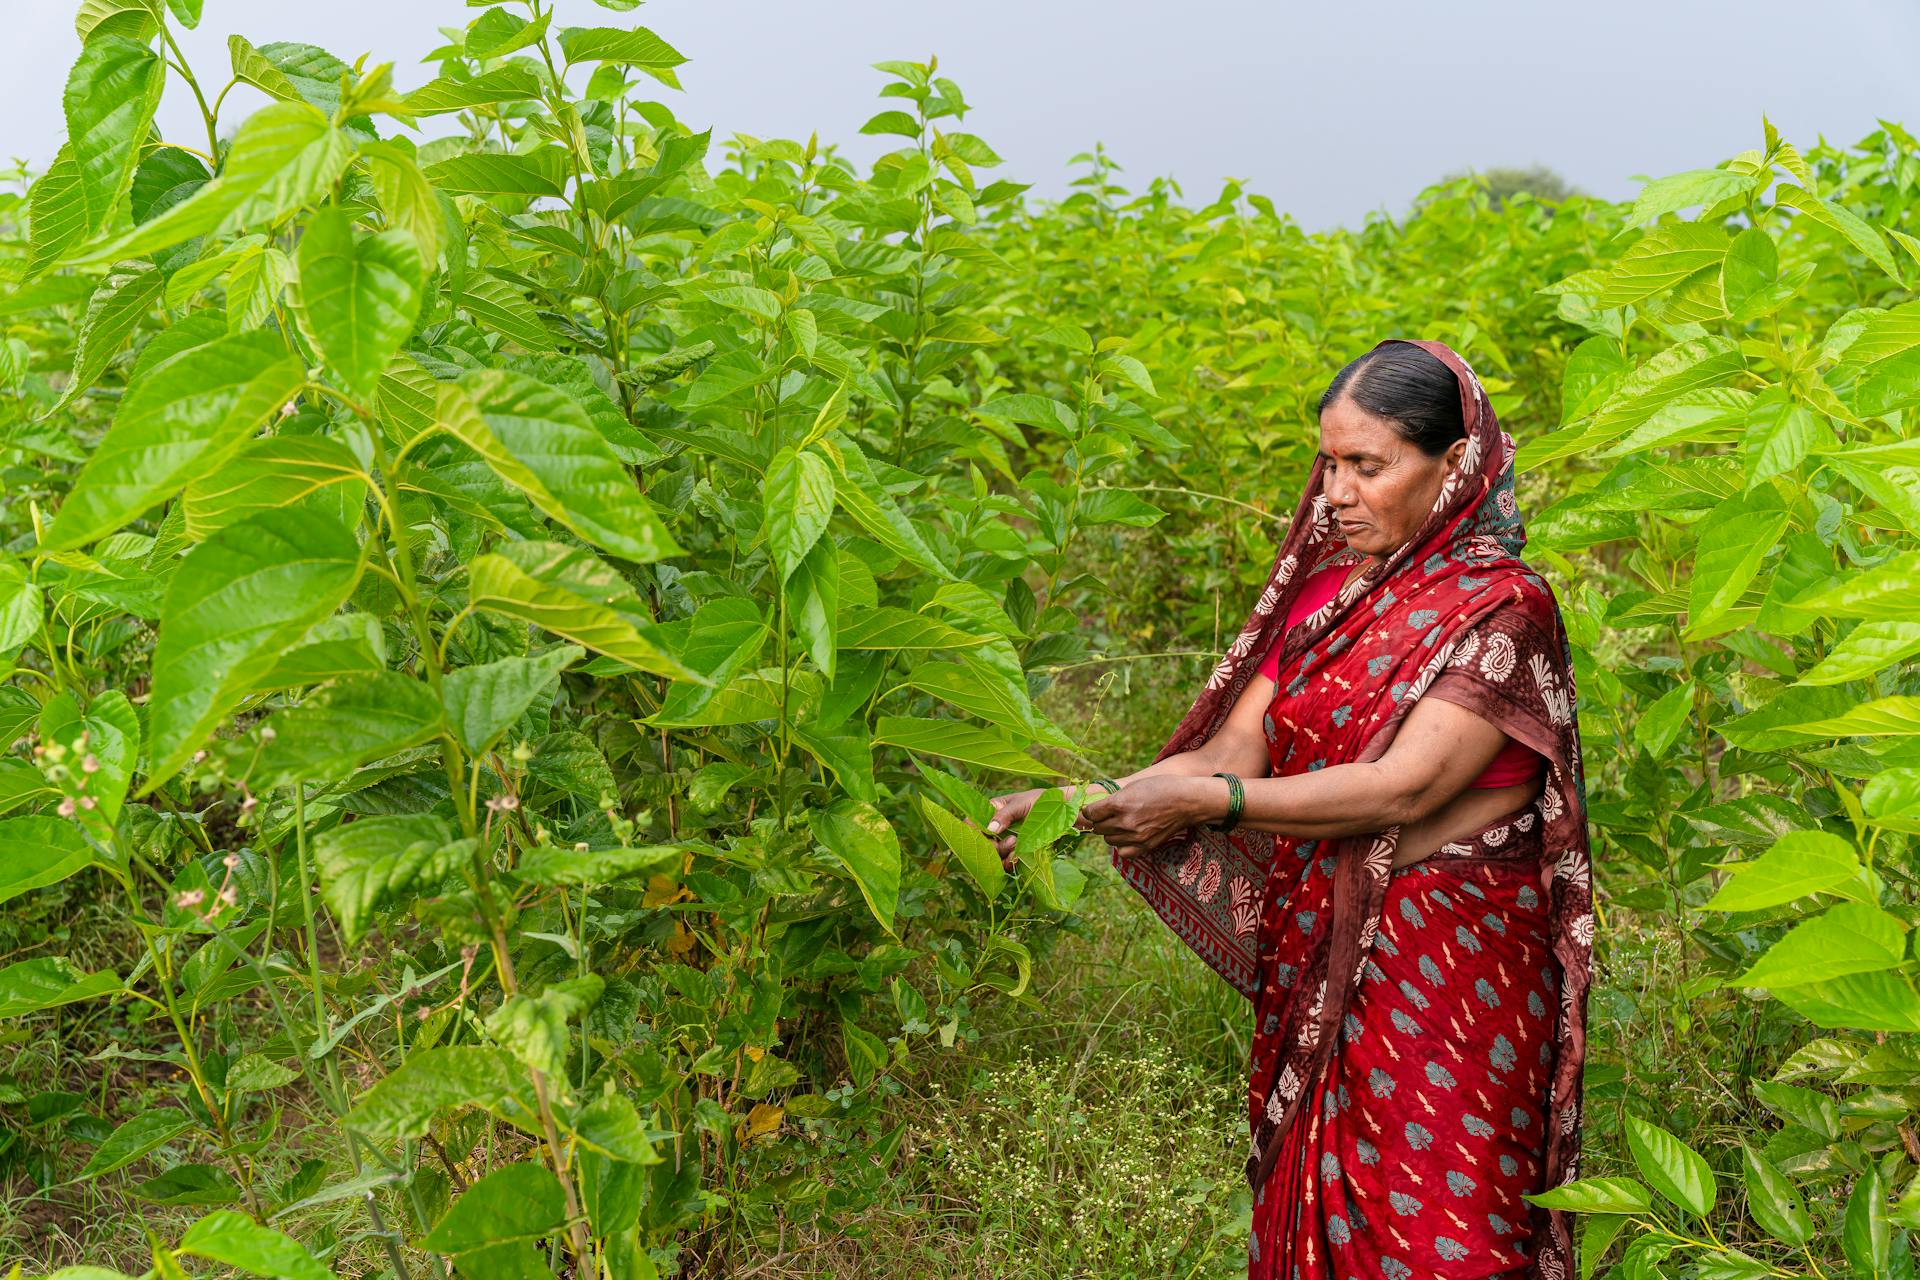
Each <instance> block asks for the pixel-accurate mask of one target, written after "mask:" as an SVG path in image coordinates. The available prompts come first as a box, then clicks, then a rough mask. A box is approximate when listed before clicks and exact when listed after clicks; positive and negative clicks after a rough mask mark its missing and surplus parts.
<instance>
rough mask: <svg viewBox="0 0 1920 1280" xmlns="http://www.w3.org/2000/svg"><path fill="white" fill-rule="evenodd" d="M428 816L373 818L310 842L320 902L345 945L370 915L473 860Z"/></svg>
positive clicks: (468, 846)
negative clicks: (318, 876) (332, 917)
mask: <svg viewBox="0 0 1920 1280" xmlns="http://www.w3.org/2000/svg"><path fill="white" fill-rule="evenodd" d="M472 847H473V842H472V841H471V840H461V841H456V840H454V839H453V837H452V834H451V833H450V832H449V831H448V830H447V825H446V823H444V822H442V821H441V820H440V819H439V818H436V817H434V816H433V815H432V814H427V813H407V814H376V815H373V816H370V817H365V818H360V819H358V820H356V821H353V822H348V823H344V824H342V825H340V826H337V827H331V828H329V829H327V830H325V831H322V832H321V833H320V834H319V835H318V836H315V837H314V840H313V859H314V865H315V866H316V867H317V868H318V870H319V872H320V896H321V897H322V898H323V899H325V900H326V903H327V906H329V907H330V908H332V910H333V914H334V918H335V919H336V920H338V921H339V922H340V932H341V933H342V935H344V937H345V938H346V941H347V943H348V944H349V945H352V944H353V943H355V942H358V941H359V940H360V939H361V938H362V937H363V936H364V935H365V934H366V931H367V929H368V927H369V926H370V925H371V924H372V921H373V913H374V911H375V909H377V908H378V907H380V906H381V905H382V904H383V903H387V902H391V901H393V900H394V899H395V898H397V897H398V896H399V895H401V894H403V893H405V892H407V891H408V890H410V889H413V888H416V887H420V886H430V885H433V884H437V883H438V882H439V881H440V880H442V879H444V878H445V877H446V876H448V875H450V874H452V872H453V871H454V869H455V868H456V867H458V866H460V865H462V864H463V863H465V862H466V861H467V860H468V859H469V858H470V857H471V856H472Z"/></svg>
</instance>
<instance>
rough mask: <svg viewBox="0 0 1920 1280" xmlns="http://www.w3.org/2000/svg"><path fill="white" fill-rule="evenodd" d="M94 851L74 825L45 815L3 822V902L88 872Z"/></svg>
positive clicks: (0, 852)
mask: <svg viewBox="0 0 1920 1280" xmlns="http://www.w3.org/2000/svg"><path fill="white" fill-rule="evenodd" d="M93 860H94V857H93V849H92V847H91V846H90V845H88V844H87V842H86V840H85V838H84V837H82V836H81V834H80V828H79V827H77V826H75V825H74V824H73V823H71V822H66V821H63V820H61V819H59V818H54V817H50V816H47V815H45V814H29V815H27V816H25V817H19V818H0V902H5V901H7V899H9V898H17V897H19V896H20V895H21V894H23V893H25V892H27V891H28V890H29V889H38V888H41V887H43V886H45V885H50V884H58V883H60V882H61V881H62V880H65V879H66V878H67V877H68V876H70V875H73V874H75V873H76V872H79V871H83V870H85V869H86V868H87V867H88V866H89V865H91V864H92V862H93Z"/></svg>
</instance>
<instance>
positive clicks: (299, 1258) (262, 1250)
mask: <svg viewBox="0 0 1920 1280" xmlns="http://www.w3.org/2000/svg"><path fill="white" fill-rule="evenodd" d="M174 1252H176V1253H184V1254H187V1255H188V1256H190V1257H195V1258H206V1259H207V1260H209V1261H211V1262H224V1263H226V1264H227V1265H228V1266H230V1267H238V1268H240V1270H242V1271H246V1272H249V1273H251V1274H253V1275H256V1276H272V1277H275V1278H276V1280H331V1277H330V1275H329V1273H328V1271H327V1269H326V1268H325V1267H323V1266H321V1265H320V1264H319V1263H318V1262H317V1261H315V1260H314V1256H313V1255H312V1254H310V1253H308V1252H307V1250H306V1247H305V1246H304V1245H302V1244H301V1243H300V1242H299V1241H297V1240H295V1239H294V1238H293V1237H292V1236H289V1235H286V1234H284V1233H282V1232H279V1231H275V1230H274V1229H273V1228H271V1227H263V1226H261V1225H260V1224H259V1223H257V1222H255V1221H254V1220H253V1219H252V1218H249V1217H247V1215H245V1214H244V1213H236V1212H235V1211H233V1210H231V1209H218V1210H215V1211H214V1212H212V1213H210V1214H208V1215H207V1216H206V1217H204V1218H202V1219H200V1221H198V1222H196V1223H194V1224H193V1225H192V1226H191V1227H188V1228H187V1234H186V1235H184V1236H181V1237H180V1243H179V1245H178V1246H176V1247H175V1249H174Z"/></svg>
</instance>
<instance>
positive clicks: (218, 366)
mask: <svg viewBox="0 0 1920 1280" xmlns="http://www.w3.org/2000/svg"><path fill="white" fill-rule="evenodd" d="M140 373H141V376H140V377H139V378H138V380H137V381H136V382H135V384H134V385H133V387H132V388H131V389H130V390H129V391H128V392H127V395H126V398H125V399H123V400H122V401H121V402H120V410H119V412H118V413H116V414H115V415H114V418H113V425H112V426H111V427H110V428H109V429H108V430H107V434H106V438H105V439H103V440H102V441H101V442H100V444H99V446H98V447H97V448H95V449H94V450H93V452H92V454H91V455H90V456H89V457H88V459H87V464H86V466H84V467H82V468H81V470H80V474H79V476H78V477H76V478H75V480H74V482H73V489H72V491H71V492H70V493H69V494H68V495H67V499H66V501H65V502H64V503H63V504H61V507H60V511H59V514H58V515H57V516H56V517H55V518H54V522H53V527H52V528H51V529H50V530H49V531H48V535H47V538H46V541H45V543H44V544H43V545H44V546H45V547H46V548H47V549H48V550H54V551H70V550H73V549H75V548H77V547H82V546H85V545H87V544H88V543H90V542H93V541H95V540H96V539H98V538H101V537H103V536H105V535H106V534H109V533H112V532H113V531H114V530H116V529H118V528H120V526H122V525H124V524H126V523H127V522H128V521H129V520H132V519H134V518H135V517H136V516H139V515H141V514H142V513H144V512H145V511H147V510H148V509H149V508H151V507H153V506H155V505H156V504H158V503H161V502H164V501H166V500H167V499H168V498H171V497H173V496H174V495H175V494H177V493H179V492H180V491H181V490H182V489H184V488H185V487H186V486H187V484H188V483H189V482H190V481H192V480H193V479H195V478H196V477H198V476H201V475H204V474H206V473H207V472H210V471H212V470H213V469H214V468H216V467H218V466H220V465H221V463H223V462H224V461H226V459H227V458H229V457H231V456H232V454H233V453H234V451H235V450H237V449H238V448H239V447H240V446H241V444H242V443H243V442H244V441H245V440H246V438H247V437H248V436H250V435H252V434H253V432H254V431H256V430H258V429H259V427H260V425H261V424H262V423H264V422H266V421H267V419H268V418H269V417H271V416H272V415H273V414H274V413H275V412H277V411H278V410H279V408H280V406H281V405H283V404H285V403H286V402H287V401H288V400H290V399H292V397H293V395H294V393H296V392H297V391H299V389H300V387H301V385H302V384H303V383H304V382H305V381H306V371H305V370H303V369H302V368H301V367H300V362H299V361H298V360H296V359H294V358H293V356H292V355H290V354H289V353H288V351H287V348H286V344H285V343H284V342H282V341H281V340H280V338H279V337H278V336H277V335H275V334H271V333H237V334H232V335H229V336H227V337H224V338H218V339H215V340H214V341H212V342H209V343H205V344H203V345H200V346H194V347H189V348H187V349H186V350H184V351H181V352H179V353H177V354H175V355H172V356H170V357H169V358H166V359H163V360H160V361H159V362H157V363H156V364H154V365H153V366H152V367H143V368H142V369H141V371H140Z"/></svg>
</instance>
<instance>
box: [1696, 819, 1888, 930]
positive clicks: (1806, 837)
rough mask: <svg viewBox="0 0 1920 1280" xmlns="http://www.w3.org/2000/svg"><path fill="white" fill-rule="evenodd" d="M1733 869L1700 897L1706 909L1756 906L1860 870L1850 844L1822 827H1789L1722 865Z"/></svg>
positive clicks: (1825, 886)
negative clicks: (1751, 853) (1745, 857)
mask: <svg viewBox="0 0 1920 1280" xmlns="http://www.w3.org/2000/svg"><path fill="white" fill-rule="evenodd" d="M1727 869H1728V870H1729V871H1731V872H1733V874H1732V875H1731V876H1730V877H1728V879H1727V881H1726V883H1724V884H1722V885H1721V886H1720V888H1719V890H1718V891H1717V892H1716V893H1715V894H1714V895H1713V897H1712V898H1710V899H1709V900H1708V901H1707V903H1706V909H1707V910H1708V911H1760V910H1764V909H1765V908H1767V907H1777V906H1780V905H1781V904H1783V903H1788V902H1792V901H1794V900H1795V899H1796V898H1804V897H1806V896H1807V895H1808V894H1812V893H1832V892H1834V891H1835V890H1837V889H1840V888H1842V887H1843V886H1845V885H1848V884H1851V883H1852V882H1853V881H1854V879H1855V878H1856V877H1858V876H1859V874H1860V859H1859V857H1858V855H1856V854H1855V853H1854V851H1853V846H1852V845H1850V844H1848V843H1847V842H1846V841H1845V840H1842V839H1841V838H1840V837H1839V836H1836V835H1833V834H1832V833H1830V832H1826V831H1794V832H1789V833H1788V834H1787V835H1784V836H1782V837H1780V839H1778V840H1776V841H1774V843H1773V844H1772V845H1771V846H1769V847H1768V849H1767V851H1766V852H1765V853H1763V854H1761V855H1760V856H1759V857H1758V858H1755V859H1754V860H1753V861H1751V862H1737V863H1734V864H1732V865H1731V866H1729V867H1728V868H1727Z"/></svg>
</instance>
